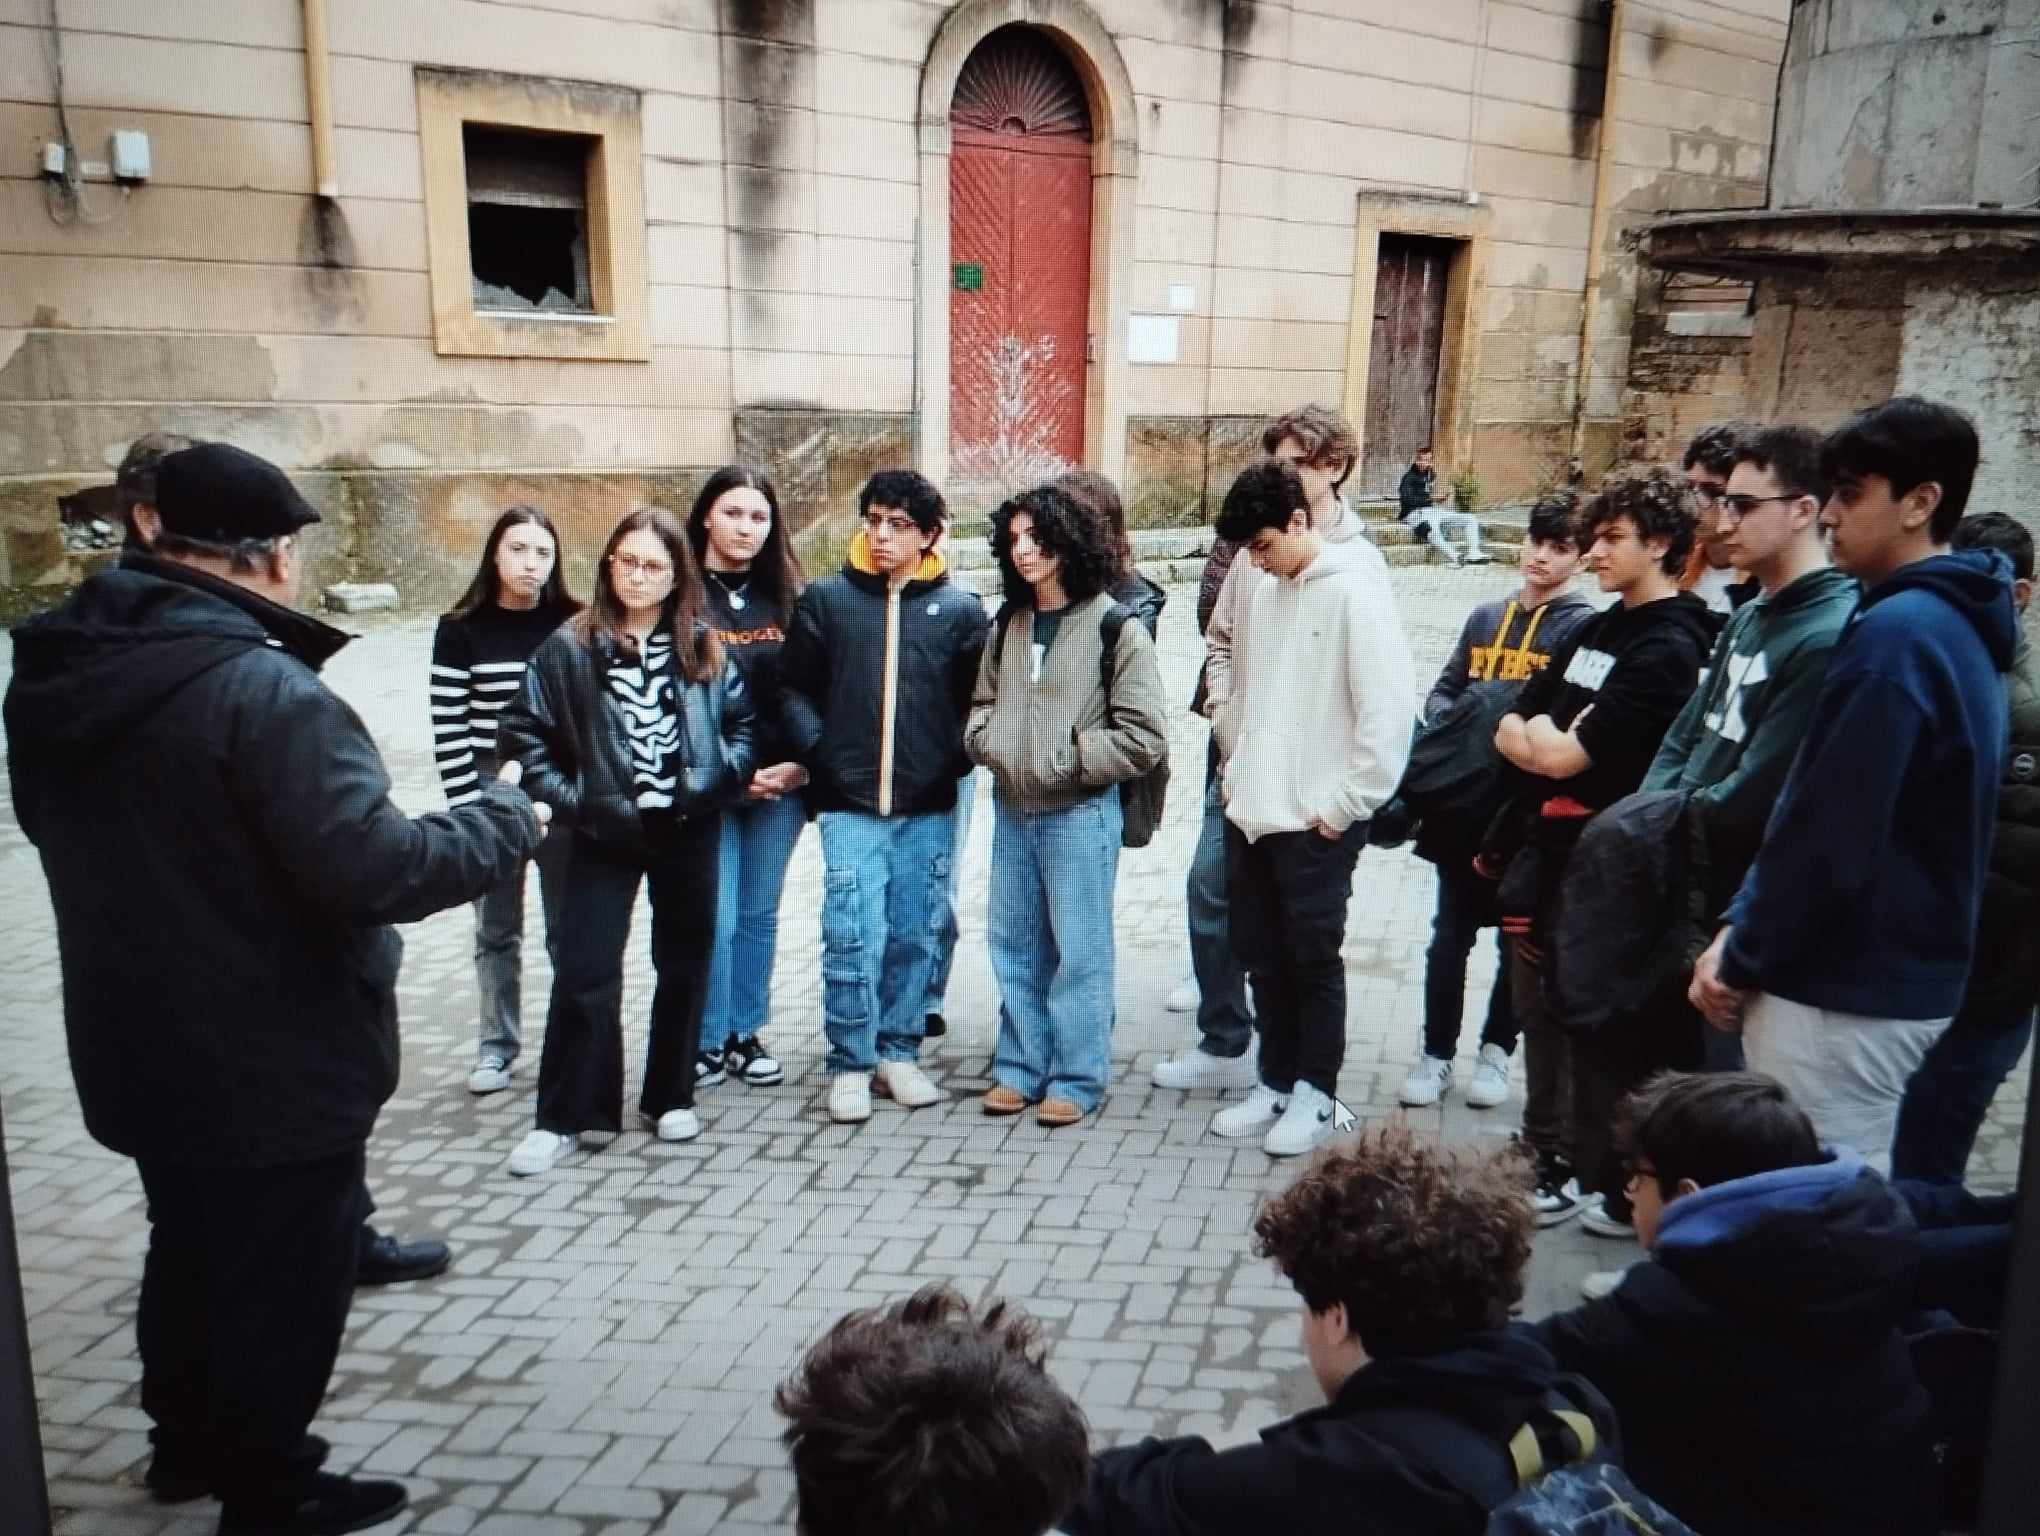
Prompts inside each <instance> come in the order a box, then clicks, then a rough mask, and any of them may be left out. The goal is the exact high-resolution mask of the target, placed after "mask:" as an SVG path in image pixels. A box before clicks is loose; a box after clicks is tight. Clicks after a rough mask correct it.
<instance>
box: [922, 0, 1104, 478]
mask: <svg viewBox="0 0 2040 1536" xmlns="http://www.w3.org/2000/svg"><path fill="white" fill-rule="evenodd" d="M1015 24H1019V25H1024V26H1029V27H1034V28H1037V29H1039V30H1041V31H1043V32H1046V33H1048V34H1049V35H1050V36H1051V38H1052V39H1053V40H1054V41H1055V42H1056V44H1057V45H1058V46H1059V47H1061V48H1062V49H1063V51H1064V52H1065V53H1066V54H1067V55H1068V56H1069V60H1070V62H1071V64H1072V65H1074V66H1075V68H1076V71H1077V74H1078V76H1079V78H1080V79H1081V80H1082V81H1083V84H1084V92H1085V96H1086V98H1087V101H1088V105H1089V107H1090V115H1091V130H1092V144H1091V296H1090V325H1089V333H1090V336H1091V337H1092V339H1093V342H1092V344H1093V345H1094V346H1095V348H1096V356H1095V357H1093V358H1092V360H1091V364H1090V367H1089V369H1088V372H1087V375H1086V380H1085V401H1084V442H1085V458H1086V460H1087V463H1088V466H1089V467H1090V468H1093V469H1097V470H1100V471H1102V472H1103V473H1105V474H1107V475H1110V476H1112V477H1113V478H1114V479H1118V478H1120V476H1121V475H1122V474H1123V472H1124V470H1125V463H1126V391H1127V367H1126V345H1125V337H1126V321H1127V313H1128V306H1129V302H1130V297H1129V296H1130V293H1131V289H1132V280H1133V220H1134V196H1135V191H1136V178H1137V176H1138V172H1139V153H1140V150H1139V144H1138V139H1137V132H1138V124H1139V117H1138V114H1137V112H1136V110H1135V103H1134V96H1133V82H1132V80H1131V79H1130V78H1129V76H1128V75H1127V72H1126V64H1125V61H1124V60H1122V59H1121V58H1120V56H1119V49H1118V46H1117V45H1116V44H1114V42H1113V41H1112V36H1111V34H1110V33H1109V32H1107V31H1106V30H1105V24H1104V23H1103V22H1102V21H1100V20H1099V19H1098V14H1097V12H1095V11H1093V10H1092V9H1091V8H1090V6H1088V5H1085V4H1083V3H1082V0H964V3H963V4H961V5H959V6H957V7H956V8H955V9H954V10H952V11H951V12H950V13H949V15H948V16H947V17H946V18H945V19H944V21H943V23H942V25H941V27H940V28H939V29H938V30H937V31H936V34H935V41H934V44H933V45H932V46H931V47H930V48H929V50H928V62H927V63H926V64H925V65H923V66H922V70H921V103H920V140H921V220H920V268H921V273H920V283H921V288H920V311H921V314H920V333H919V335H918V336H917V337H916V338H915V344H916V348H917V350H918V352H919V354H920V363H921V366H920V372H919V387H918V390H917V398H916V399H915V401H914V408H915V410H916V412H917V413H918V414H919V419H920V433H919V436H920V454H919V459H920V464H919V467H920V469H921V472H922V473H923V474H925V475H927V476H928V477H929V478H930V479H931V480H933V481H935V482H936V484H938V485H939V484H941V483H943V481H945V480H946V479H947V478H948V474H949V437H950V430H949V428H950V423H949V403H950V369H949V341H950V337H949V310H950V302H949V290H950V284H951V281H952V273H951V269H950V242H949V230H950V206H949V185H950V159H951V153H952V148H953V142H952V136H951V133H950V126H949V113H950V106H951V103H952V102H953V101H954V99H955V96H956V84H957V81H958V79H959V78H960V77H961V75H962V73H963V66H964V63H965V61H966V60H968V59H969V58H970V55H971V53H972V51H973V50H975V49H976V47H977V46H978V44H979V43H981V42H983V41H984V40H985V38H987V37H988V36H990V35H991V34H992V33H993V32H995V31H997V30H998V29H999V28H1000V27H1005V26H1012V25H1015Z"/></svg>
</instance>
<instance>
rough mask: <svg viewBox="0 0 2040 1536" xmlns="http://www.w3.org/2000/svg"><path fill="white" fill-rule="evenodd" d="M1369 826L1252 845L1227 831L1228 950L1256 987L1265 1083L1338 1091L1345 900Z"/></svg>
mask: <svg viewBox="0 0 2040 1536" xmlns="http://www.w3.org/2000/svg"><path fill="white" fill-rule="evenodd" d="M1366 837H1367V829H1366V828H1365V827H1364V826H1361V825H1358V824H1356V825H1354V826H1351V827H1348V828H1347V829H1346V831H1345V833H1344V834H1343V835H1342V836H1341V837H1340V838H1339V839H1338V841H1337V842H1333V841H1332V840H1331V839H1329V838H1324V837H1320V836H1319V835H1318V834H1317V833H1315V832H1269V833H1265V834H1263V836H1262V837H1261V838H1260V839H1259V840H1258V841H1255V842H1251V843H1250V842H1248V841H1247V835H1246V834H1245V833H1244V832H1242V831H1241V830H1240V829H1239V828H1238V827H1236V826H1234V825H1233V824H1232V823H1231V822H1230V821H1228V822H1227V823H1226V824H1225V882H1226V909H1227V913H1228V923H1229V925H1230V931H1231V935H1232V947H1233V953H1234V954H1235V955H1237V956H1239V961H1240V964H1241V965H1242V966H1244V967H1245V968H1246V971H1247V977H1248V980H1249V981H1250V982H1251V983H1252V985H1253V988H1254V1027H1255V1029H1257V1030H1259V1031H1260V1035H1261V1081H1262V1082H1264V1083H1266V1084H1267V1085H1268V1086H1269V1087H1270V1088H1273V1089H1275V1090H1276V1091H1277V1092H1280V1093H1287V1092H1288V1091H1289V1090H1290V1088H1292V1087H1293V1086H1295V1084H1296V1083H1297V1082H1298V1081H1299V1080H1301V1081H1303V1082H1307V1083H1309V1084H1310V1085H1311V1086H1312V1087H1314V1088H1318V1089H1322V1090H1323V1091H1324V1092H1325V1093H1326V1094H1333V1093H1336V1092H1337V1091H1338V1083H1339V1068H1340V1067H1341V1066H1342V1065H1344V1063H1345V1060H1346V964H1345V962H1344V961H1343V960H1342V959H1340V957H1339V950H1340V947H1341V946H1342V945H1343V944H1344V943H1345V941H1346V903H1347V901H1348V900H1349V899H1350V898H1351V897H1352V895H1353V866H1354V865H1356V864H1357V863H1359V861H1360V848H1361V845H1362V844H1363V843H1364V842H1365V841H1366Z"/></svg>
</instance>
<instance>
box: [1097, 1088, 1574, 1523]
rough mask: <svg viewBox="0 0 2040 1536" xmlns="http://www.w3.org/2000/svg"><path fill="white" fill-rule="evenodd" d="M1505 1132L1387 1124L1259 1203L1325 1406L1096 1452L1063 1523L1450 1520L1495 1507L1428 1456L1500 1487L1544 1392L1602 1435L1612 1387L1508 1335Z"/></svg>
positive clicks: (1520, 1253)
mask: <svg viewBox="0 0 2040 1536" xmlns="http://www.w3.org/2000/svg"><path fill="white" fill-rule="evenodd" d="M1529 1184H1530V1170H1529V1168H1528V1167H1527V1166H1526V1165H1525V1164H1524V1162H1523V1159H1522V1157H1521V1155H1520V1154H1519V1153H1517V1152H1515V1151H1514V1150H1513V1149H1512V1148H1497V1149H1496V1150H1494V1151H1492V1152H1485V1153H1482V1152H1476V1151H1474V1150H1472V1149H1469V1148H1466V1147H1441V1146H1438V1145H1435V1144H1433V1143H1429V1142H1424V1141H1419V1140H1418V1139H1417V1138H1416V1137H1415V1136H1414V1135H1413V1134H1412V1133H1411V1132H1410V1130H1409V1129H1408V1127H1406V1126H1403V1125H1400V1124H1389V1125H1384V1126H1381V1127H1379V1128H1378V1129H1375V1130H1371V1131H1368V1132H1366V1133H1365V1134H1363V1135H1361V1136H1359V1137H1357V1138H1355V1139H1353V1140H1349V1141H1345V1142H1341V1143H1338V1144H1337V1145H1336V1146H1335V1147H1334V1148H1332V1149H1329V1150H1327V1151H1326V1152H1324V1153H1322V1154H1320V1156H1319V1158H1318V1159H1317V1160H1316V1161H1314V1162H1313V1163H1312V1164H1311V1165H1310V1166H1309V1168H1307V1169H1306V1170H1305V1171H1304V1173H1303V1174H1302V1175H1301V1176H1300V1177H1299V1178H1298V1179H1297V1180H1296V1182H1295V1183H1293V1184H1291V1185H1290V1186H1289V1188H1288V1189H1287V1190H1285V1191H1284V1192H1283V1193H1282V1194H1281V1195H1279V1196H1277V1197H1276V1198H1275V1199H1273V1200H1272V1201H1270V1202H1269V1203H1268V1204H1267V1205H1265V1206H1264V1207H1263V1208H1262V1210H1261V1213H1260V1215H1259V1216H1257V1217H1256V1218H1255V1220H1254V1247H1255V1251H1256V1252H1257V1253H1259V1254H1261V1255H1263V1256H1265V1257H1267V1258H1271V1259H1273V1260H1274V1261H1275V1264H1276V1266H1277V1267H1278V1268H1279V1269H1280V1270H1281V1272H1282V1274H1283V1276H1284V1277H1285V1278H1286V1279H1287V1280H1288V1281H1289V1283H1290V1284H1291V1285H1293V1286H1295V1287H1296V1290H1297V1293H1298V1297H1299V1299H1300V1301H1301V1303H1302V1306H1301V1314H1302V1315H1301V1317H1300V1319H1299V1321H1300V1322H1301V1324H1302V1334H1303V1352H1304V1354H1305V1355H1306V1356H1307V1357H1308V1359H1309V1361H1310V1367H1311V1373H1312V1374H1313V1375H1314V1376H1315V1377H1316V1378H1317V1384H1318V1386H1319V1388H1320V1389H1321V1390H1322V1391H1323V1392H1324V1395H1325V1406H1324V1407H1322V1408H1314V1409H1312V1410H1310V1411H1309V1412H1307V1413H1302V1414H1298V1415H1297V1416H1296V1417H1295V1418H1293V1419H1290V1420H1287V1421H1286V1422H1284V1423H1281V1424H1276V1425H1273V1426H1271V1427H1270V1428H1268V1429H1264V1430H1263V1431H1262V1432H1261V1438H1260V1440H1259V1441H1258V1442H1257V1443H1255V1444H1252V1445H1243V1446H1238V1447H1235V1448H1233V1449H1231V1450H1225V1451H1215V1450H1213V1449H1212V1447H1211V1446H1210V1444H1209V1443H1208V1442H1206V1441H1204V1440H1203V1439H1200V1438H1198V1437H1197V1436H1194V1435H1192V1436H1185V1437H1183V1438H1181V1439H1175V1440H1154V1439H1150V1440H1144V1441H1142V1442H1141V1443H1140V1444H1139V1445H1135V1446H1126V1447H1122V1448H1120V1449H1117V1450H1110V1451H1104V1452H1101V1453H1099V1455H1098V1456H1097V1457H1096V1459H1095V1460H1094V1462H1093V1465H1092V1474H1091V1487H1090V1493H1089V1495H1088V1496H1087V1497H1086V1499H1085V1500H1084V1502H1083V1504H1082V1505H1080V1506H1079V1507H1078V1508H1077V1509H1076V1510H1075V1511H1074V1512H1072V1513H1071V1514H1070V1515H1068V1516H1067V1517H1065V1519H1064V1521H1063V1529H1064V1530H1065V1531H1068V1532H1070V1533H1072V1536H1106V1533H1112V1536H1147V1533H1153V1536H1163V1533H1168V1536H1239V1533H1242V1532H1248V1533H1252V1532H1267V1533H1269V1536H1276V1533H1279V1536H1313V1533H1317V1532H1326V1533H1331V1532H1339V1533H1353V1532H1360V1531H1365V1532H1367V1533H1369V1536H1394V1533H1412V1536H1414V1533H1422V1536H1454V1533H1458V1532H1467V1533H1477V1532H1480V1531H1484V1530H1486V1529H1487V1520H1488V1508H1489V1507H1491V1505H1484V1504H1483V1503H1482V1502H1479V1501H1477V1500H1476V1499H1474V1498H1473V1497H1472V1496H1470V1494H1468V1493H1464V1492H1461V1491H1460V1484H1459V1482H1458V1481H1456V1480H1455V1479H1453V1478H1452V1477H1448V1476H1447V1475H1446V1473H1445V1472H1444V1471H1443V1470H1441V1464H1450V1465H1452V1466H1453V1467H1455V1468H1457V1469H1459V1470H1461V1471H1462V1472H1464V1471H1467V1470H1469V1469H1470V1470H1472V1471H1475V1472H1479V1473H1481V1474H1483V1475H1482V1477H1481V1481H1482V1482H1483V1483H1489V1482H1492V1483H1494V1484H1495V1485H1496V1486H1497V1487H1498V1489H1499V1491H1500V1497H1497V1498H1496V1499H1494V1500H1493V1501H1492V1503H1499V1502H1501V1499H1502V1498H1506V1497H1507V1496H1508V1495H1509V1493H1510V1492H1511V1491H1512V1490H1513V1487H1514V1483H1515V1474H1514V1470H1513V1466H1512V1463H1511V1461H1510V1452H1509V1441H1510V1438H1511V1436H1513V1435H1515V1434H1516V1433H1517V1432H1518V1430H1519V1429H1521V1428H1522V1427H1523V1426H1524V1425H1525V1424H1526V1423H1528V1422H1529V1421H1530V1420H1531V1419H1532V1418H1533V1416H1536V1415H1538V1414H1539V1413H1540V1411H1546V1410H1548V1408H1549V1406H1550V1400H1551V1399H1552V1397H1553V1395H1554V1393H1557V1394H1558V1396H1559V1398H1560V1400H1561V1401H1562V1402H1563V1403H1564V1404H1565V1405H1566V1408H1567V1409H1568V1410H1569V1411H1572V1412H1584V1413H1585V1414H1586V1415H1587V1416H1588V1417H1589V1418H1591V1419H1593V1420H1594V1428H1595V1429H1596V1431H1597V1432H1598V1436H1599V1439H1600V1440H1601V1442H1603V1443H1604V1444H1605V1443H1607V1442H1608V1441H1609V1440H1610V1439H1611V1438H1612V1433H1613V1424H1612V1422H1611V1421H1610V1419H1609V1417H1608V1413H1607V1404H1606V1403H1605V1402H1603V1401H1601V1400H1600V1399H1599V1398H1598V1397H1596V1396H1595V1395H1594V1394H1592V1393H1591V1392H1588V1391H1584V1390H1583V1389H1582V1384H1580V1383H1578V1382H1577V1381H1567V1380H1565V1379H1563V1378H1561V1377H1560V1375H1559V1372H1558V1370H1557V1368H1556V1367H1555V1366H1554V1365H1553V1363H1552V1360H1551V1356H1550V1355H1549V1354H1548V1353H1547V1352H1546V1351H1545V1349H1544V1348H1543V1346H1542V1345H1540V1344H1538V1343H1536V1342H1535V1341H1533V1340H1531V1339H1530V1338H1528V1337H1526V1336H1524V1335H1522V1334H1519V1333H1513V1332H1511V1331H1510V1329H1509V1327H1508V1318H1509V1309H1510V1308H1511V1307H1512V1306H1514V1305H1515V1304H1516V1303H1517V1302H1518V1301H1519V1300H1521V1298H1522V1295H1523V1270H1524V1267H1525V1265H1527V1264H1528V1262H1529V1259H1530V1235H1531V1232H1532V1230H1533V1221H1532V1217H1531V1212H1530V1203H1529V1198H1528V1196H1529Z"/></svg>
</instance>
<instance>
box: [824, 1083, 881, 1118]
mask: <svg viewBox="0 0 2040 1536" xmlns="http://www.w3.org/2000/svg"><path fill="white" fill-rule="evenodd" d="M829 1118H830V1119H831V1120H833V1121H835V1122H836V1123H837V1124H838V1125H856V1124H857V1123H858V1122H859V1121H863V1120H869V1119H870V1118H871V1074H870V1073H869V1072H838V1073H837V1074H836V1075H835V1076H834V1077H832V1078H830V1079H829Z"/></svg>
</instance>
